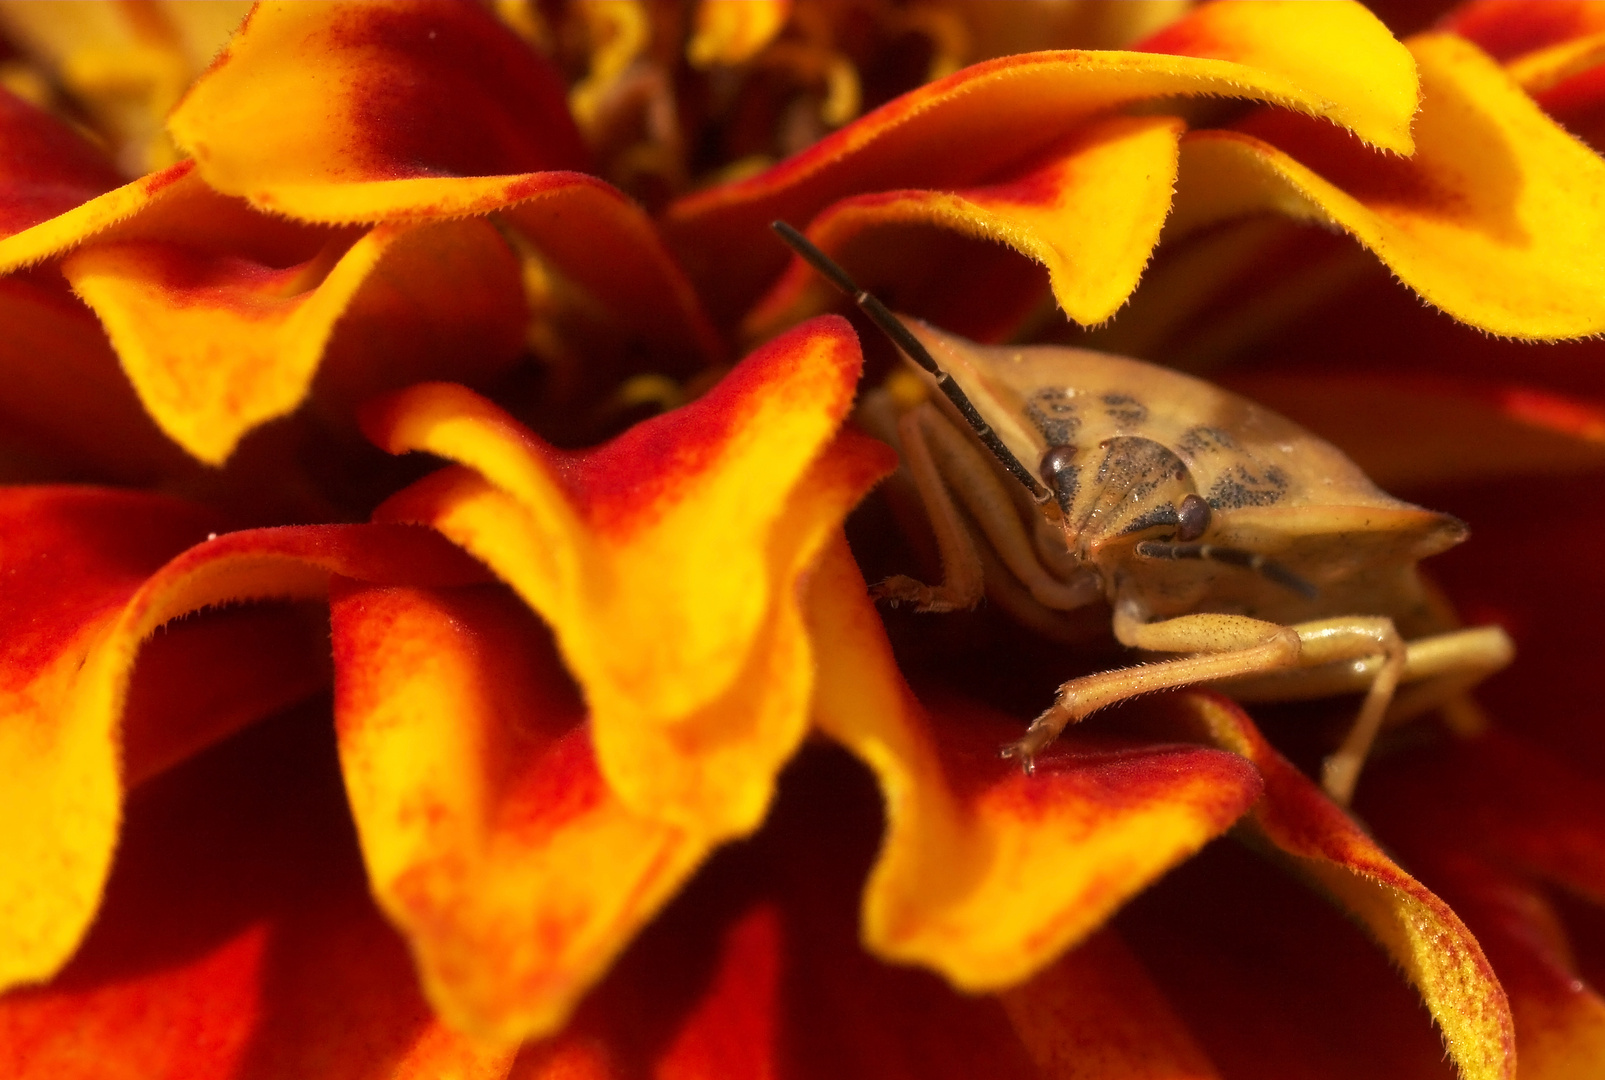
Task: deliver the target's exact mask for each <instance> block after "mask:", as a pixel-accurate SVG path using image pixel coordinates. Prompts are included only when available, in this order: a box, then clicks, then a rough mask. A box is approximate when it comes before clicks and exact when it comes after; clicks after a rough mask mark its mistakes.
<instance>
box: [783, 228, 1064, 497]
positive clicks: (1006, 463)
mask: <svg viewBox="0 0 1605 1080" xmlns="http://www.w3.org/2000/svg"><path fill="white" fill-rule="evenodd" d="M770 228H772V229H774V230H775V232H776V233H777V234H779V236H780V238H781V239H782V240H784V241H785V242H786V246H787V247H789V248H791V250H793V251H795V252H796V253H797V255H798V256H799V257H800V258H801V259H802V260H803V261H804V262H806V263H807V264H808V265H809V266H812V267H813V268H814V269H815V270H817V271H819V273H820V274H822V275H823V276H824V277H825V278H827V279H828V280H829V281H830V283H831V284H832V285H835V286H836V287H837V288H838V289H840V290H841V291H842V292H844V293H846V294H847V295H848V296H850V297H852V298H853V303H855V304H857V305H858V307H859V310H861V311H862V312H863V313H864V314H865V315H868V316H869V318H870V321H872V322H873V323H874V324H875V325H876V326H878V327H880V329H881V332H882V333H884V334H885V335H886V336H887V337H889V338H891V339H892V343H893V344H895V345H896V346H897V347H898V348H899V349H902V350H903V352H905V353H906V354H908V357H909V359H911V360H913V361H914V362H915V363H916V364H918V365H919V366H920V367H922V368H924V369H925V370H926V371H928V372H929V373H930V374H931V375H932V376H933V377H934V378H935V379H936V385H937V386H938V387H939V388H940V389H941V391H942V393H943V394H944V395H946V396H947V400H948V401H950V402H952V403H953V407H954V408H955V409H957V410H958V411H959V415H960V416H962V417H963V418H964V422H965V423H966V424H968V425H969V426H970V428H971V429H972V430H973V431H974V432H975V434H976V436H977V437H978V438H980V440H981V442H982V443H983V444H985V446H986V448H987V449H988V450H990V451H991V452H992V456H993V457H995V458H997V459H998V462H999V463H1000V464H1001V465H1002V466H1003V467H1004V468H1005V469H1008V470H1009V472H1010V474H1011V475H1013V476H1014V478H1015V479H1016V480H1018V481H1020V483H1021V484H1023V485H1025V489H1026V490H1027V491H1029V492H1030V493H1031V496H1032V498H1034V499H1036V500H1037V501H1038V502H1046V501H1047V500H1048V499H1050V498H1052V497H1053V495H1052V493H1051V492H1050V491H1049V490H1048V489H1047V488H1045V487H1043V486H1042V482H1041V481H1040V480H1038V479H1037V478H1036V477H1035V476H1032V475H1031V471H1030V470H1029V469H1027V468H1026V467H1025V466H1024V465H1022V464H1021V463H1020V459H1019V458H1017V457H1015V456H1014V453H1013V452H1012V451H1011V450H1010V449H1009V448H1008V447H1007V446H1004V445H1003V440H1002V439H1000V438H998V434H997V432H995V431H993V430H992V425H990V424H988V423H987V422H986V421H985V420H983V419H981V414H980V412H979V411H978V410H977V409H976V407H975V405H974V403H973V402H971V401H970V398H969V395H967V394H966V393H965V392H964V391H963V390H962V389H961V388H960V387H959V385H958V383H956V382H954V381H953V378H952V376H950V375H949V374H948V373H947V372H945V371H943V370H942V366H941V365H940V364H938V363H937V362H936V358H935V357H933V356H932V355H931V354H930V350H928V349H926V348H925V346H924V345H922V344H920V340H919V338H917V337H915V336H914V334H913V332H912V331H910V330H909V328H908V327H907V326H905V325H904V324H903V321H902V320H901V319H899V318H898V317H897V316H896V315H893V314H892V311H891V309H890V308H888V307H887V306H886V305H885V304H883V303H881V302H880V300H879V299H877V298H876V297H874V296H871V295H870V294H869V293H868V292H866V291H864V290H863V289H860V288H859V287H858V284H857V283H856V282H854V281H853V279H852V278H850V277H848V276H847V271H846V270H843V269H842V268H841V266H840V265H839V264H837V263H836V262H835V261H834V260H833V259H831V257H830V256H829V255H826V254H825V253H824V252H823V251H820V250H819V248H817V247H815V246H814V244H813V242H812V241H810V240H809V239H808V238H807V237H806V236H804V235H803V234H802V233H800V232H798V231H797V230H796V229H794V228H792V227H791V226H790V225H788V224H787V223H786V222H784V221H775V222H771V223H770Z"/></svg>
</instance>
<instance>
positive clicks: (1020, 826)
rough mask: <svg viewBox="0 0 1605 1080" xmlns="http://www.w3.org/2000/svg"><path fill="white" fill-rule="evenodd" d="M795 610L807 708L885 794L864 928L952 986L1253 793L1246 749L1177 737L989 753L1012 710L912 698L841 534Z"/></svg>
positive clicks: (886, 953) (1048, 953)
mask: <svg viewBox="0 0 1605 1080" xmlns="http://www.w3.org/2000/svg"><path fill="white" fill-rule="evenodd" d="M809 611H810V623H811V625H812V627H813V631H814V638H815V641H817V642H818V643H819V644H818V646H817V647H818V650H819V692H818V702H817V706H816V710H817V716H818V723H819V725H820V727H821V728H822V729H823V730H824V731H825V732H826V733H827V734H828V735H830V737H831V738H833V739H835V740H837V741H839V742H841V743H842V744H843V745H844V746H846V747H847V748H848V749H849V750H851V751H852V752H853V753H854V754H855V755H857V756H858V757H860V758H861V759H863V761H864V762H865V763H866V764H867V765H869V766H870V768H872V769H873V770H874V771H875V773H876V776H877V778H878V779H879V781H880V785H881V789H882V791H883V793H884V795H885V799H886V816H887V837H886V841H885V845H884V847H883V848H882V852H881V857H880V859H879V861H878V862H877V864H876V867H875V870H874V872H873V874H872V875H871V877H870V882H869V885H868V888H867V890H866V892H865V897H864V914H863V920H864V921H863V933H864V939H865V943H866V944H867V945H868V947H869V948H871V949H872V950H874V951H875V952H876V953H877V954H878V955H880V956H882V957H885V958H887V959H891V960H896V961H899V962H903V963H920V964H924V965H926V966H929V967H932V968H935V969H936V970H937V971H940V972H941V973H942V974H944V975H945V976H947V977H948V978H949V979H950V980H952V981H953V983H954V985H955V986H958V987H960V988H961V989H964V990H967V991H970V992H977V991H984V990H996V989H1000V988H1003V987H1006V986H1010V985H1012V984H1014V983H1017V982H1019V981H1020V980H1021V979H1023V978H1026V977H1027V976H1029V975H1031V974H1033V973H1034V972H1036V971H1039V970H1040V969H1041V968H1042V967H1044V966H1045V965H1046V964H1048V963H1049V962H1050V961H1051V960H1052V959H1053V958H1054V957H1055V956H1057V955H1058V954H1059V953H1060V952H1061V951H1063V950H1064V949H1065V948H1066V947H1067V946H1069V945H1071V944H1073V943H1075V942H1076V941H1078V940H1080V939H1082V938H1084V937H1085V936H1086V935H1088V934H1089V933H1091V932H1092V931H1093V930H1094V929H1096V928H1097V926H1098V925H1099V924H1101V923H1102V922H1103V921H1104V920H1105V919H1107V918H1108V917H1109V916H1110V915H1111V914H1113V913H1114V911H1115V910H1116V909H1117V908H1118V907H1119V906H1120V904H1121V903H1123V902H1124V901H1125V900H1127V899H1129V898H1130V897H1131V896H1132V895H1133V894H1134V893H1136V892H1137V891H1139V890H1140V889H1142V888H1143V886H1145V885H1147V884H1149V883H1150V882H1151V881H1153V880H1154V879H1155V878H1156V877H1158V876H1159V875H1160V874H1162V873H1163V872H1164V871H1165V870H1167V869H1169V868H1170V867H1171V866H1173V865H1175V864H1176V863H1177V862H1180V861H1181V860H1183V859H1185V858H1186V857H1187V856H1189V855H1191V854H1192V853H1193V852H1195V851H1197V850H1198V849H1199V848H1200V847H1202V846H1203V845H1204V843H1205V842H1207V841H1208V840H1210V839H1211V838H1213V837H1215V836H1217V835H1219V834H1220V833H1222V832H1224V831H1225V830H1226V829H1227V828H1228V827H1230V826H1231V824H1232V822H1234V821H1236V820H1237V818H1238V816H1239V815H1240V814H1242V813H1243V812H1244V811H1245V810H1247V809H1248V807H1249V806H1250V804H1252V803H1253V802H1254V800H1255V799H1256V798H1257V797H1258V796H1259V793H1260V784H1259V778H1258V776H1257V775H1256V774H1255V772H1254V770H1253V768H1252V767H1251V766H1250V765H1248V763H1247V762H1245V761H1243V760H1242V759H1241V758H1238V757H1236V756H1234V755H1231V754H1224V753H1220V752H1218V751H1209V750H1203V749H1201V748H1199V747H1196V746H1185V745H1168V746H1167V745H1158V746H1152V747H1143V746H1137V745H1130V744H1128V745H1119V746H1116V745H1108V746H1104V745H1099V744H1096V743H1087V744H1084V745H1083V744H1078V742H1077V740H1075V739H1074V738H1067V739H1065V740H1061V742H1062V743H1063V744H1064V747H1063V750H1062V751H1061V752H1059V753H1056V754H1054V755H1052V756H1049V757H1046V758H1044V759H1043V760H1042V761H1041V762H1040V763H1039V766H1038V770H1037V775H1036V776H1035V777H1027V776H1025V775H1024V774H1023V773H1021V772H1020V770H1019V769H1018V768H1014V767H1012V766H1010V765H1009V764H1008V763H1006V762H1004V761H1002V760H1000V759H999V757H998V752H997V751H998V747H999V746H1001V745H1003V744H1004V743H1005V742H1007V741H1008V740H1009V739H1010V738H1011V737H1017V736H1018V732H1019V730H1020V729H1019V726H1018V724H1011V723H1009V722H1008V721H1007V719H1006V718H1002V717H999V716H997V715H996V714H992V713H989V712H988V711H986V710H984V709H981V708H979V707H966V706H962V705H959V704H956V703H953V704H946V705H944V706H942V707H940V708H932V709H930V710H927V709H925V708H923V707H922V706H921V705H920V704H919V703H918V702H917V701H915V700H914V698H913V696H912V694H911V693H910V692H909V690H908V688H907V686H906V684H904V683H903V681H902V678H901V676H900V675H899V674H898V673H897V667H896V662H895V661H894V660H893V658H892V655H891V649H890V646H889V645H888V644H887V642H886V639H885V636H884V632H883V631H882V630H881V624H880V620H879V618H878V617H877V616H876V614H875V610H874V607H873V605H872V604H871V603H870V601H869V599H868V597H867V594H866V590H865V586H864V582H863V578H862V576H861V575H860V574H859V573H858V570H857V567H856V566H855V565H854V564H853V562H852V558H851V555H850V554H849V553H848V552H847V551H846V548H845V545H843V544H840V543H838V544H835V545H833V546H832V547H831V549H830V550H829V552H828V553H827V555H826V557H825V559H824V560H823V561H822V562H821V565H820V568H819V570H818V571H817V572H816V573H815V576H814V578H813V580H812V582H811V583H810V594H809Z"/></svg>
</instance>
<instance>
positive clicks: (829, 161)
mask: <svg viewBox="0 0 1605 1080" xmlns="http://www.w3.org/2000/svg"><path fill="white" fill-rule="evenodd" d="M1195 23H1196V24H1197V30H1196V32H1192V33H1191V34H1190V35H1189V31H1188V30H1187V28H1188V27H1189V26H1193V25H1194V24H1195ZM1165 33H1166V34H1167V35H1168V34H1175V35H1177V36H1176V37H1175V38H1174V40H1175V42H1176V48H1177V49H1178V51H1187V50H1196V51H1197V53H1199V54H1201V55H1202V56H1203V57H1213V56H1215V55H1217V54H1220V53H1225V52H1229V53H1231V54H1232V56H1233V57H1234V58H1241V59H1240V60H1238V59H1212V58H1198V57H1197V56H1177V55H1165V54H1160V53H1151V52H1143V53H1121V52H1075V51H1066V52H1044V53H1028V54H1023V55H1016V56H1006V57H1001V58H999V59H996V60H990V61H987V62H985V63H981V64H976V65H974V66H973V67H969V68H966V69H965V70H963V71H960V72H958V73H956V74H954V75H952V76H950V77H948V78H946V79H942V80H940V81H938V82H934V83H931V84H929V85H927V86H924V87H921V88H920V89H918V90H915V91H913V92H911V93H908V94H905V95H903V96H902V97H900V98H898V99H896V100H895V101H892V102H891V103H889V104H887V105H884V106H882V107H881V108H880V109H877V110H876V111H874V112H873V113H870V114H869V115H867V116H865V117H863V118H862V119H860V120H858V121H856V122H854V123H852V124H850V125H848V126H847V127H845V128H843V129H841V130H840V131H838V132H836V133H835V134H833V135H831V136H829V137H827V138H825V139H823V140H821V141H820V142H819V143H817V144H815V145H814V146H813V147H811V148H810V149H808V150H807V151H805V152H804V153H802V154H799V155H797V156H795V157H793V158H791V159H789V160H788V161H786V162H784V163H782V164H780V165H778V166H776V167H775V168H773V169H770V170H768V171H766V172H764V173H762V174H760V175H758V176H756V177H753V178H752V179H750V180H746V181H743V182H740V183H736V184H727V185H724V186H721V187H717V188H712V189H710V190H708V191H705V192H701V193H698V194H694V195H691V196H688V197H686V198H684V199H682V200H680V201H679V202H677V203H676V204H674V205H673V206H671V207H670V209H669V211H668V213H667V215H666V216H665V219H664V228H665V230H666V231H667V234H668V236H669V239H670V242H671V244H673V246H674V247H675V249H676V250H677V251H678V252H679V253H680V254H681V256H682V261H683V262H684V263H685V265H686V267H687V269H688V270H689V271H690V273H691V276H692V278H693V279H694V280H696V281H697V282H698V284H699V286H700V291H701V292H702V293H703V295H704V296H706V297H709V305H710V307H711V308H712V309H713V311H714V313H715V316H716V317H720V318H729V317H731V316H733V315H734V314H737V313H739V312H740V311H741V310H742V309H743V308H745V307H746V306H747V304H749V303H750V302H751V300H752V299H753V298H755V297H756V296H757V295H758V294H759V292H760V291H761V289H762V287H763V286H764V285H765V284H766V283H767V282H768V281H769V280H770V279H771V278H772V277H773V276H774V275H775V273H777V272H778V271H779V270H780V268H781V267H782V266H783V265H784V264H785V261H786V256H785V250H784V249H783V248H781V247H780V246H779V245H778V244H776V243H775V242H774V241H773V240H772V239H770V238H769V237H768V236H767V234H766V231H765V230H766V229H767V227H768V224H769V222H770V221H772V220H773V219H775V218H785V219H788V220H790V221H792V222H793V223H794V224H798V225H801V224H803V223H805V222H807V221H809V220H810V219H811V218H812V217H813V216H814V214H816V213H817V212H818V211H819V210H821V209H823V208H824V207H825V206H828V205H829V204H831V203H833V202H835V201H837V200H838V199H841V198H843V197H844V196H847V195H852V194H855V193H858V192H865V191H879V190H887V189H900V188H907V187H920V188H931V189H942V190H949V189H952V188H962V187H970V186H974V185H976V184H978V183H983V182H985V181H987V180H989V179H995V178H996V176H997V173H998V171H999V170H1000V169H1002V168H1003V167H1005V166H1007V165H1010V164H1012V163H1014V162H1017V161H1019V160H1021V159H1022V158H1025V157H1029V156H1032V155H1034V154H1037V153H1040V152H1042V151H1044V150H1046V149H1047V148H1048V147H1051V146H1052V145H1054V144H1055V143H1057V142H1059V141H1061V140H1062V139H1064V138H1066V137H1068V136H1071V135H1073V134H1074V133H1075V132H1076V130H1077V129H1078V128H1079V127H1080V126H1081V125H1082V124H1085V123H1086V122H1087V121H1088V120H1090V119H1091V118H1093V117H1094V116H1096V115H1098V114H1100V113H1104V112H1108V111H1110V110H1113V109H1117V108H1120V107H1122V106H1125V105H1129V104H1132V103H1135V102H1139V101H1145V100H1150V99H1155V98H1162V97H1166V96H1169V95H1223V96H1231V97H1245V98H1249V99H1251V100H1259V101H1270V102H1275V103H1276V104H1279V105H1283V106H1285V107H1287V108H1290V109H1296V110H1299V111H1301V112H1306V113H1309V114H1310V115H1313V116H1320V117H1324V118H1327V119H1330V120H1334V121H1336V122H1338V123H1341V124H1344V125H1345V126H1348V127H1349V128H1350V129H1352V130H1353V131H1355V132H1356V133H1357V134H1358V135H1359V136H1360V137H1361V138H1363V139H1365V140H1366V141H1367V142H1371V143H1374V144H1376V145H1378V146H1382V147H1386V148H1388V149H1392V150H1400V151H1406V152H1408V151H1409V150H1410V148H1411V145H1412V144H1411V140H1410V118H1411V116H1412V114H1413V113H1414V112H1415V108H1416V79H1415V70H1414V65H1413V64H1412V63H1411V61H1410V58H1409V56H1408V55H1407V54H1406V52H1405V50H1404V48H1403V47H1402V46H1401V45H1400V44H1399V43H1398V42H1397V41H1395V40H1394V39H1393V38H1392V36H1391V35H1389V34H1388V32H1387V30H1386V29H1385V28H1384V27H1383V26H1382V24H1381V23H1380V22H1378V21H1377V20H1376V19H1375V17H1374V16H1372V15H1371V14H1370V13H1369V12H1367V11H1365V9H1364V8H1362V7H1360V6H1359V5H1358V4H1343V3H1334V4H1322V5H1320V6H1318V7H1299V8H1281V7H1275V6H1270V5H1255V4H1245V5H1232V4H1222V5H1211V6H1210V7H1208V8H1204V9H1201V10H1200V11H1199V12H1195V13H1194V14H1193V15H1191V16H1189V18H1188V19H1187V20H1183V21H1182V22H1181V23H1178V24H1176V26H1175V27H1173V28H1171V29H1170V30H1167V31H1165ZM1166 40H1170V39H1169V38H1167V39H1166ZM1161 44H1163V43H1161ZM1294 45H1297V46H1299V47H1298V48H1296V49H1295V48H1293V47H1292V46H1294ZM1334 46H1335V47H1334ZM1284 50H1287V51H1284ZM959 147H962V148H963V149H962V152H959V151H957V150H956V148H959Z"/></svg>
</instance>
